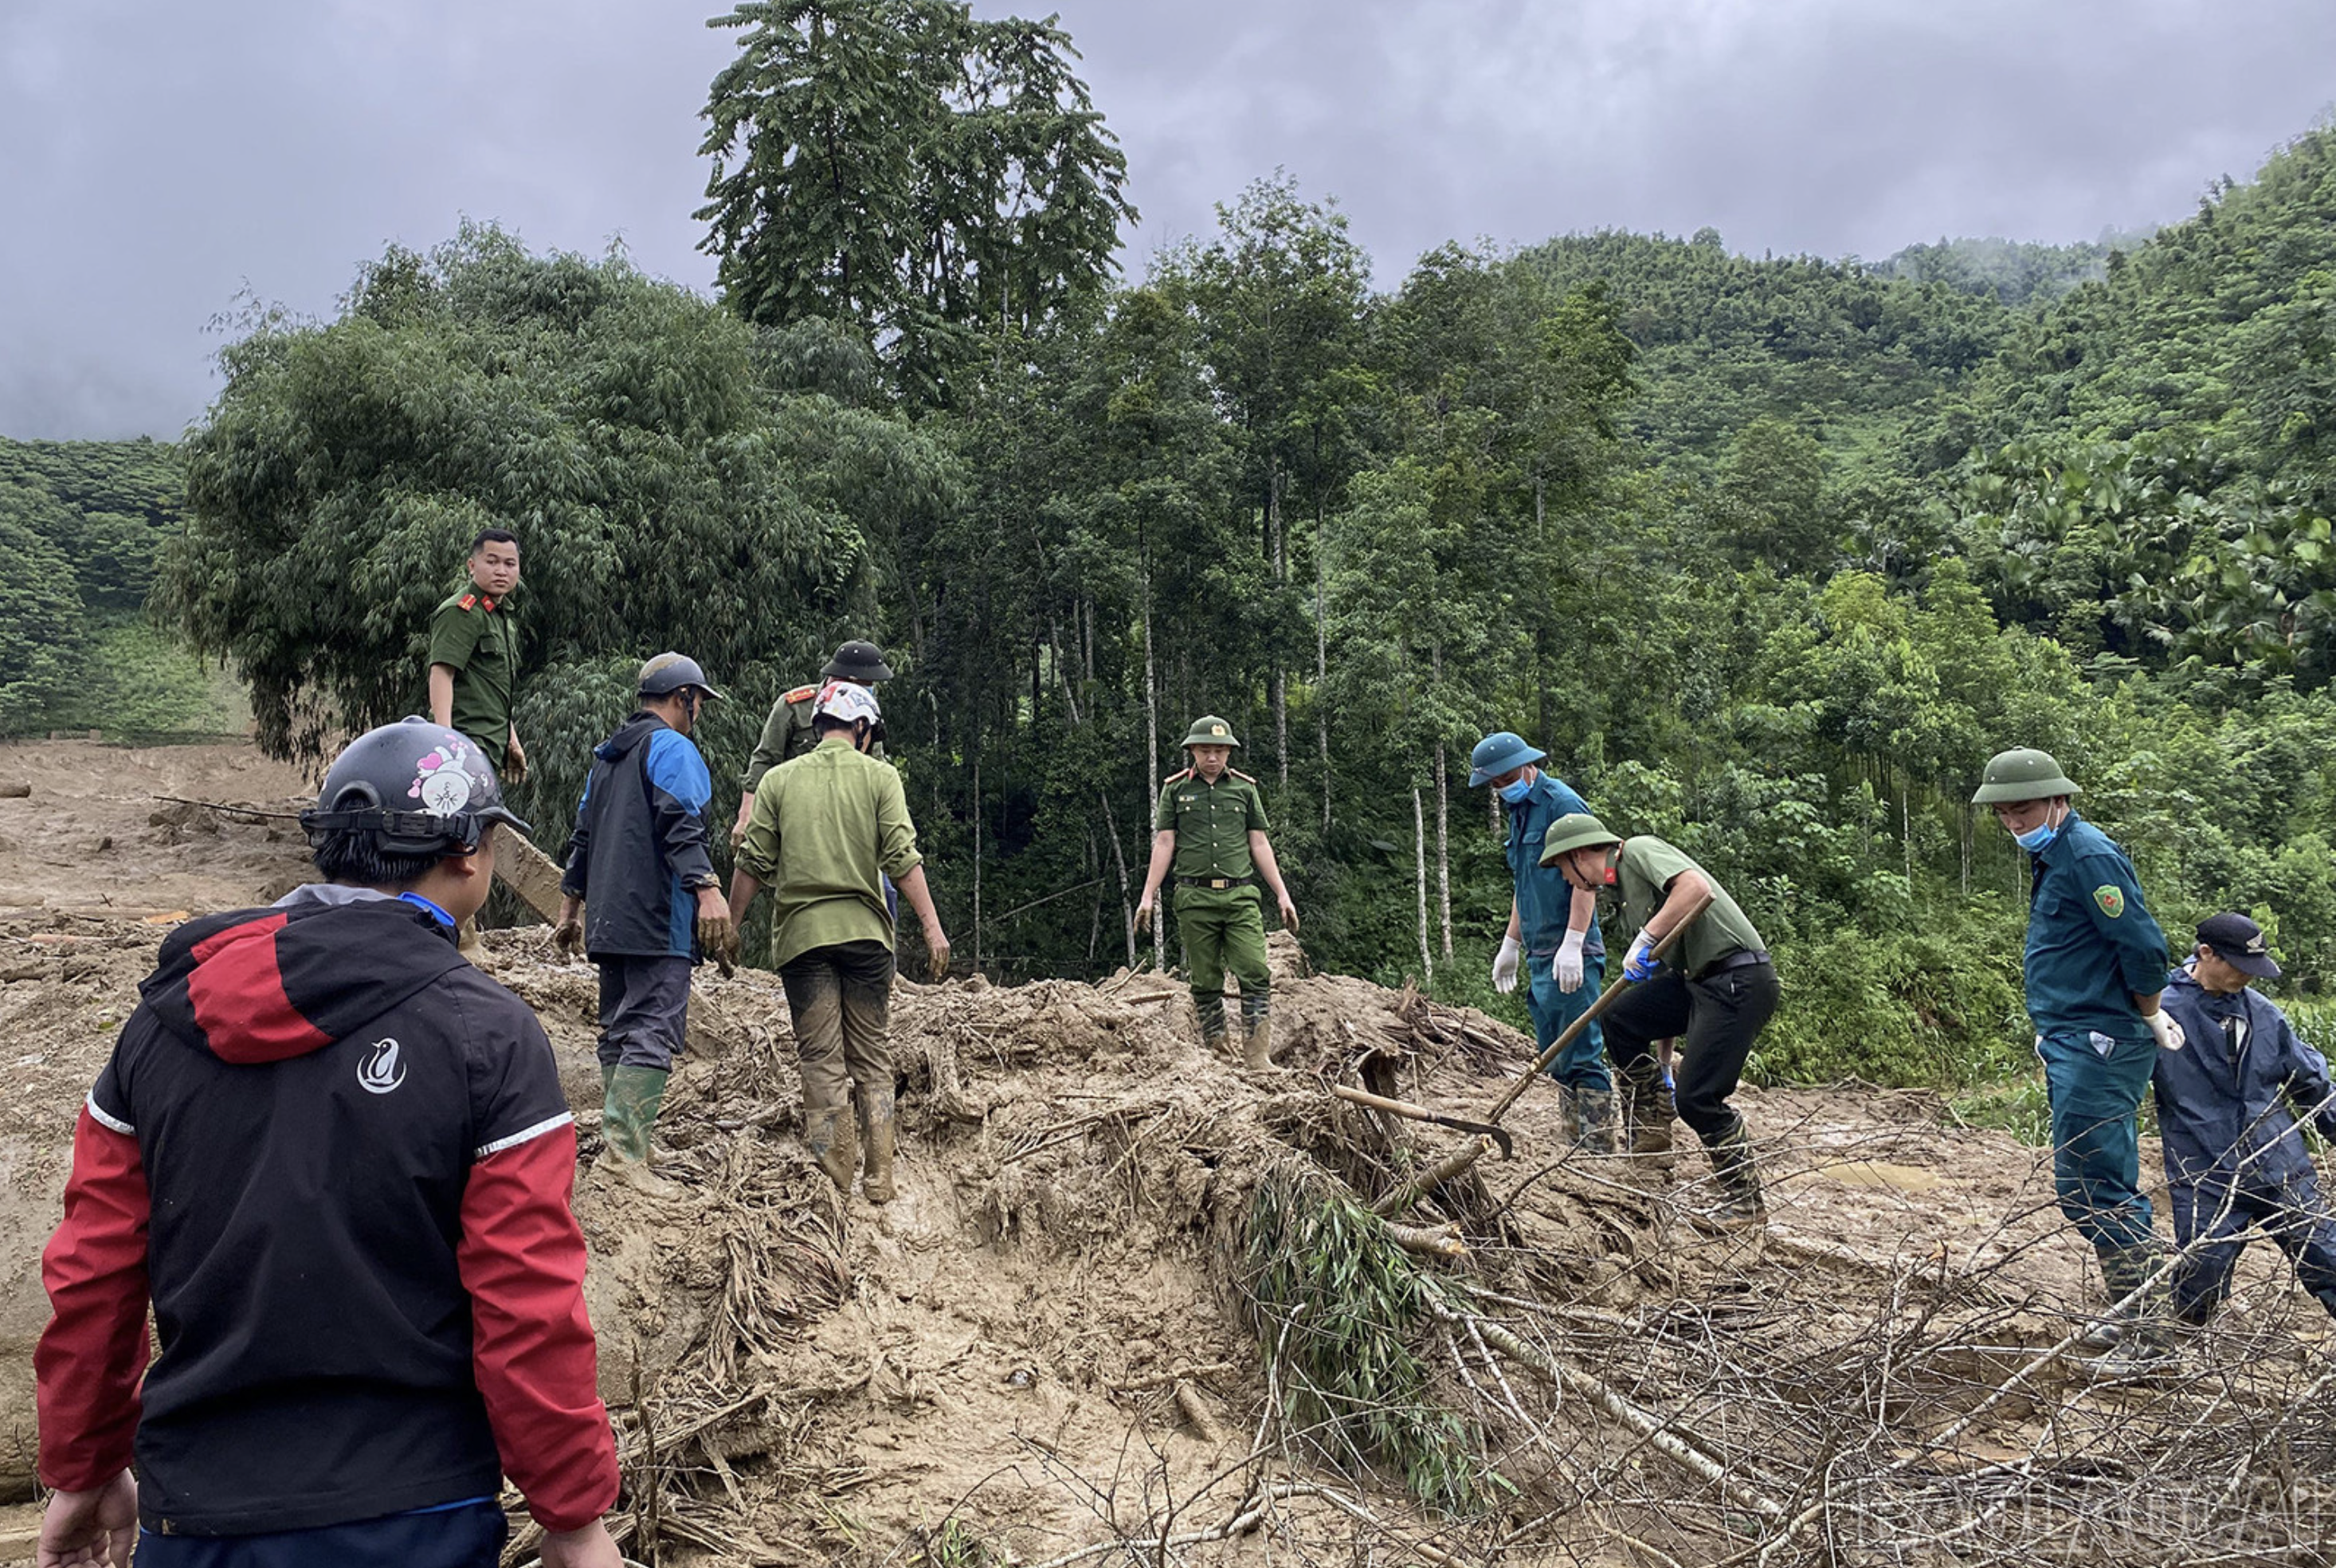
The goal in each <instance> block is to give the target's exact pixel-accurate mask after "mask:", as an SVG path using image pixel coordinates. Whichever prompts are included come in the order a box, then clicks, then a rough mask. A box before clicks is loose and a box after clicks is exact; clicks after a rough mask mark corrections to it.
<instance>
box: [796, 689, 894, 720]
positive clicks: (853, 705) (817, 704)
mask: <svg viewBox="0 0 2336 1568" xmlns="http://www.w3.org/2000/svg"><path fill="white" fill-rule="evenodd" d="M811 711H812V716H813V718H832V719H834V720H836V721H838V722H839V723H842V724H858V723H859V722H860V721H861V720H862V719H865V720H867V721H868V726H869V727H870V728H871V729H875V728H879V727H881V726H882V725H883V723H884V710H883V709H882V708H881V707H879V706H877V705H876V694H875V693H874V692H873V691H871V690H870V689H869V688H868V687H864V686H854V685H852V683H851V682H850V681H848V680H831V681H829V682H827V683H826V684H825V685H823V686H822V687H820V688H819V695H818V696H815V697H813V699H812V705H811Z"/></svg>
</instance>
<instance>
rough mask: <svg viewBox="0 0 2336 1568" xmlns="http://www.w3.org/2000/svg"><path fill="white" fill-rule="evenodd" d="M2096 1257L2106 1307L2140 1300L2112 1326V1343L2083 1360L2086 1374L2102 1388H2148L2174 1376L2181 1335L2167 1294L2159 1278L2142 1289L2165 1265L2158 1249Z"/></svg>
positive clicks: (2107, 1249)
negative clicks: (2150, 1383) (2110, 1384)
mask: <svg viewBox="0 0 2336 1568" xmlns="http://www.w3.org/2000/svg"><path fill="white" fill-rule="evenodd" d="M2098 1251H2099V1253H2100V1259H2101V1278H2102V1280H2103V1281H2106V1282H2107V1287H2108V1292H2109V1300H2110V1302H2111V1303H2112V1304H2114V1303H2116V1302H2118V1301H2122V1300H2125V1299H2126V1298H2127V1297H2128V1296H2131V1295H2133V1293H2134V1292H2135V1291H2136V1290H2139V1291H2141V1296H2140V1298H2139V1299H2138V1300H2136V1301H2135V1302H2134V1303H2133V1305H2132V1306H2130V1307H2127V1309H2126V1310H2125V1311H2124V1312H2123V1313H2122V1314H2120V1315H2118V1316H2117V1317H2116V1318H2114V1319H2113V1320H2112V1322H2113V1323H2114V1326H2115V1329H2116V1331H2117V1342H2116V1343H2115V1344H2114V1345H2112V1346H2110V1347H2109V1349H2107V1350H2106V1351H2104V1352H2102V1353H2101V1354H2100V1355H2098V1356H2094V1357H2091V1358H2089V1359H2087V1360H2086V1361H2085V1363H2084V1366H2085V1368H2086V1370H2087V1371H2088V1372H2090V1373H2091V1374H2092V1375H2093V1376H2094V1377H2095V1378H2099V1379H2101V1380H2103V1381H2105V1382H2148V1381H2156V1380H2161V1379H2164V1378H2170V1377H2173V1376H2175V1375H2176V1374H2178V1373H2179V1372H2180V1371H2181V1369H2182V1349H2181V1332H2182V1330H2181V1327H2180V1325H2179V1324H2178V1323H2177V1322H2176V1321H2175V1316H2174V1301H2173V1296H2172V1293H2171V1291H2169V1290H2168V1289H2167V1288H2166V1281H2165V1279H2164V1278H2162V1277H2161V1278H2158V1279H2156V1280H2154V1281H2150V1282H2149V1283H2148V1284H2146V1285H2145V1284H2144V1283H2143V1281H2149V1280H2150V1276H2151V1275H2153V1274H2156V1273H2157V1271H2158V1264H2159V1263H2160V1262H2161V1261H2164V1260H2163V1258H2162V1255H2161V1254H2160V1253H2159V1252H2158V1250H2157V1248H2156V1246H2155V1245H2150V1246H2141V1247H2111V1246H2106V1245H2101V1246H2098Z"/></svg>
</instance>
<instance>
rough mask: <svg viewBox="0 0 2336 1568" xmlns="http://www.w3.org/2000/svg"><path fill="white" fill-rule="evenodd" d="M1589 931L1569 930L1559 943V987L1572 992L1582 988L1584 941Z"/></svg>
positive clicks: (1557, 964) (1557, 968) (1555, 965)
mask: <svg viewBox="0 0 2336 1568" xmlns="http://www.w3.org/2000/svg"><path fill="white" fill-rule="evenodd" d="M1588 934H1589V933H1588V932H1586V931H1568V932H1566V933H1565V940H1563V941H1562V942H1560V943H1558V944H1557V962H1556V963H1555V964H1554V965H1553V966H1552V967H1553V968H1554V969H1556V971H1557V989H1559V990H1561V991H1566V992H1572V991H1578V990H1580V989H1582V940H1583V938H1585V937H1586V936H1587V935H1588Z"/></svg>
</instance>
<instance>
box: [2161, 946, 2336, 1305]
mask: <svg viewBox="0 0 2336 1568" xmlns="http://www.w3.org/2000/svg"><path fill="white" fill-rule="evenodd" d="M2278 974H2279V965H2278V963H2277V962H2275V961H2274V960H2273V958H2272V955H2271V949H2270V945H2269V944H2268V943H2266V942H2265V941H2264V940H2263V928H2262V927H2261V926H2259V925H2257V924H2255V922H2254V921H2253V920H2249V919H2248V918H2247V917H2246V916H2244V915H2242V914H2220V915H2214V916H2212V917H2210V918H2209V919H2207V920H2205V921H2203V922H2202V923H2201V924H2200V925H2199V927H2198V947H2197V950H2196V951H2195V952H2194V953H2193V954H2192V955H2191V956H2190V958H2189V959H2188V960H2187V961H2185V963H2184V964H2183V966H2182V967H2181V968H2180V969H2175V971H2174V974H2173V977H2172V979H2169V980H2168V981H2167V982H2166V1011H2167V1012H2169V1013H2172V1014H2173V1015H2174V1018H2175V1022H2177V1023H2179V1024H2180V1025H2181V1026H2182V1032H2183V1034H2184V1035H2185V1037H2186V1038H2187V1040H2188V1047H2187V1048H2186V1049H2185V1050H2180V1051H2160V1052H2159V1053H2158V1054H2157V1069H2156V1076H2155V1077H2154V1078H2153V1079H2152V1084H2153V1086H2154V1087H2155V1088H2156V1092H2157V1124H2158V1128H2159V1131H2160V1132H2161V1133H2163V1134H2164V1135H2165V1140H2166V1195H2167V1197H2168V1198H2169V1199H2170V1200H2171V1201H2172V1203H2173V1206H2174V1240H2175V1242H2176V1243H2177V1244H2179V1245H2180V1247H2181V1248H2182V1251H2183V1257H2182V1261H2181V1264H2180V1265H2179V1266H2178V1267H2177V1268H2176V1269H2175V1275H2174V1310H2175V1312H2176V1313H2177V1314H2178V1315H2179V1316H2180V1317H2181V1318H2182V1319H2183V1320H2184V1321H2185V1322H2189V1323H2194V1324H2196V1323H2204V1322H2205V1321H2206V1320H2208V1319H2209V1318H2211V1317H2213V1316H2214V1310H2215V1309H2216V1308H2217V1307H2219V1306H2221V1305H2222V1304H2223V1301H2224V1299H2225V1298H2226V1297H2228V1296H2229V1295H2230V1293H2231V1275H2232V1272H2233V1271H2234V1270H2236V1269H2237V1267H2238V1264H2239V1253H2240V1251H2242V1250H2243V1249H2244V1247H2245V1246H2246V1244H2247V1242H2246V1233H2247V1228H2248V1227H2249V1226H2250V1225H2258V1226H2261V1227H2262V1228H2263V1233H2264V1234H2265V1235H2267V1236H2269V1237H2270V1238H2271V1239H2272V1240H2273V1242H2276V1243H2277V1244H2278V1246H2279V1250H2280V1251H2282V1252H2285V1253H2286V1254H2287V1256H2288V1259H2289V1261H2291V1262H2292V1263H2293V1264H2294V1265H2295V1272H2296V1276H2297V1277H2298V1278H2299V1279H2301V1280H2302V1281H2303V1288H2304V1289H2305V1290H2309V1291H2311V1292H2312V1295H2313V1296H2315V1297H2317V1298H2318V1299H2319V1301H2320V1304H2321V1306H2323V1307H2325V1308H2327V1309H2328V1311H2329V1314H2330V1315H2331V1316H2336V1221H2331V1219H2330V1217H2329V1216H2328V1214H2327V1213H2326V1212H2325V1211H2324V1210H2323V1209H2322V1208H2321V1203H2320V1183H2319V1179H2318V1177H2317V1175H2316V1174H2314V1173H2313V1171H2312V1154H2311V1151H2309V1150H2308V1149H2306V1148H2305V1147H2304V1146H2303V1134H2302V1131H2301V1130H2300V1129H2299V1128H2298V1127H2297V1125H2296V1121H2297V1118H2298V1117H2299V1116H2302V1117H2303V1118H2306V1119H2308V1120H2310V1121H2311V1122H2312V1125H2314V1126H2316V1127H2318V1128H2319V1129H2320V1135H2321V1137H2323V1138H2336V1085H2331V1084H2330V1082H2329V1078H2328V1062H2327V1059H2326V1058H2325V1057H2321V1054H2320V1053H2319V1052H2318V1051H2315V1050H2313V1049H2312V1047H2310V1046H2307V1045H2305V1044H2304V1043H2303V1042H2302V1040H2301V1039H2299V1038H2297V1037H2296V1033H2295V1030H2294V1029H2293V1028H2292V1027H2291V1026H2290V1025H2289V1023H2288V1021H2287V1016H2286V1015H2285V1014H2284V1013H2282V1012H2281V1011H2280V1010H2279V1008H2277V1007H2276V1006H2275V1005H2274V1004H2273V1002H2272V1001H2271V999H2270V998H2267V997H2264V996H2262V995H2260V994H2258V993H2257V992H2255V991H2254V990H2253V989H2250V986H2249V982H2250V981H2251V980H2254V979H2273V978H2275V977H2276V976H2277V975H2278ZM2290 1107H2292V1110H2291V1109H2290Z"/></svg>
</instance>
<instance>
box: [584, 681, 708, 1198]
mask: <svg viewBox="0 0 2336 1568" xmlns="http://www.w3.org/2000/svg"><path fill="white" fill-rule="evenodd" d="M637 685H638V689H639V699H638V706H637V707H636V708H635V711H634V713H633V715H632V716H631V717H629V718H628V719H627V720H625V722H624V723H623V724H622V725H621V726H618V730H617V733H616V734H614V735H610V736H609V737H608V739H607V740H605V741H602V742H601V743H600V744H599V745H597V746H595V747H594V748H593V749H592V768H591V771H590V772H589V774H586V775H585V779H584V798H583V799H582V800H581V801H580V802H579V803H578V804H577V807H576V832H575V833H574V835H573V836H572V837H571V838H569V841H568V853H567V867H568V869H567V873H566V874H565V875H564V876H562V877H561V878H560V920H559V922H558V924H557V925H556V926H555V927H554V928H553V930H552V945H553V946H554V947H555V948H556V949H558V950H560V951H561V952H562V953H568V954H572V953H574V952H575V950H577V949H578V948H579V946H580V947H581V948H582V950H583V951H584V952H585V954H586V955H587V956H589V958H590V959H592V961H593V962H594V963H595V964H597V965H599V969H600V1083H601V1086H602V1089H603V1091H604V1093H605V1096H606V1103H605V1104H604V1105H603V1106H602V1109H601V1112H600V1136H601V1139H602V1141H603V1143H604V1144H605V1147H604V1148H603V1151H602V1153H601V1156H600V1161H599V1164H597V1165H595V1166H594V1168H593V1174H595V1175H596V1176H602V1177H607V1178H611V1179H614V1180H618V1181H621V1182H623V1183H625V1184H627V1185H628V1186H630V1187H633V1188H634V1189H636V1190H638V1191H640V1192H643V1193H648V1194H650V1195H651V1196H655V1197H672V1196H674V1195H675V1194H676V1191H677V1189H676V1188H675V1187H674V1186H673V1184H672V1183H669V1182H667V1181H666V1180H665V1179H664V1178H663V1177H661V1176H658V1175H657V1174H654V1173H653V1172H651V1171H650V1169H649V1148H650V1144H649V1135H650V1133H651V1132H652V1131H653V1130H654V1129H655V1128H656V1126H657V1108H658V1106H659V1105H661V1104H662V1103H663V1101H664V1099H665V1089H666V1080H667V1077H669V1076H671V1074H672V1072H673V1063H674V1058H675V1057H678V1056H680V1055H681V1051H682V1043H683V1037H684V1025H685V1023H686V1019H687V1017H688V1013H689V977H690V971H691V970H692V969H694V968H695V967H696V965H697V964H698V963H700V962H701V961H703V960H704V959H709V958H710V959H713V960H714V961H715V963H716V964H718V965H720V966H721V969H722V972H723V973H724V974H728V973H730V972H731V971H732V969H733V967H734V966H735V963H736V961H737V957H738V935H737V928H736V927H735V925H734V924H733V923H732V921H731V919H730V906H729V904H728V902H727V901H725V899H724V898H723V896H722V884H721V879H720V878H719V877H717V876H716V875H715V871H714V862H713V859H712V858H711V856H710V855H709V854H708V852H707V848H706V806H707V805H708V804H710V803H712V801H713V799H714V779H713V775H712V774H709V773H707V772H706V759H705V758H704V757H703V756H701V755H698V751H697V747H696V745H694V744H692V742H691V741H690V738H689V736H690V732H691V731H692V730H694V729H695V728H696V726H697V717H698V715H699V713H700V712H702V711H703V710H704V707H705V706H706V703H708V702H719V701H721V700H722V694H721V693H720V692H718V691H716V690H715V689H714V687H713V686H712V685H711V684H710V683H709V682H708V681H707V680H706V672H705V671H704V670H702V669H700V668H699V667H697V661H696V659H694V658H687V657H684V656H682V655H680V654H677V653H661V654H659V655H657V657H655V658H653V659H650V660H649V661H648V662H647V664H645V665H643V666H641V673H640V678H639V680H638V683H637Z"/></svg>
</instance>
